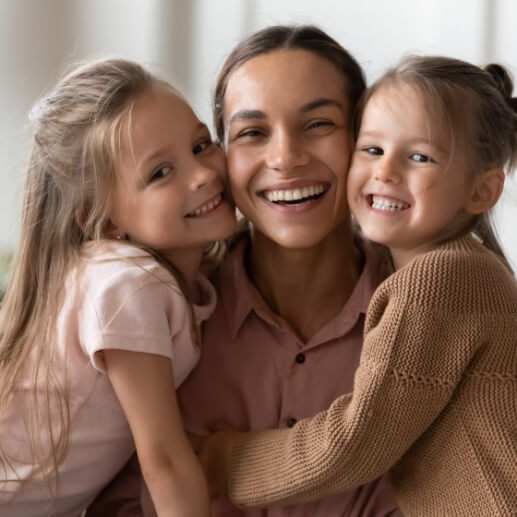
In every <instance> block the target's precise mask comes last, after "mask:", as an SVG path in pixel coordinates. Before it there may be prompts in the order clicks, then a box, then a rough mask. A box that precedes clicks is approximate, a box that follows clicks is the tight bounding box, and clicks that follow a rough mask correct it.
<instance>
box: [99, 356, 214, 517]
mask: <svg viewBox="0 0 517 517" xmlns="http://www.w3.org/2000/svg"><path fill="white" fill-rule="evenodd" d="M104 354H105V358H106V368H107V372H108V375H109V378H110V380H111V383H112V385H113V388H114V390H115V392H116V394H117V397H118V399H119V401H120V403H121V405H122V408H123V409H124V412H125V414H126V417H127V419H128V422H129V425H130V427H131V431H132V433H133V437H134V440H135V444H136V450H137V454H138V458H139V460H140V464H141V467H142V473H143V475H144V479H145V481H146V483H147V485H148V487H149V490H150V492H151V496H152V499H153V502H154V505H155V507H156V511H157V513H158V515H159V516H167V517H169V516H181V517H187V516H192V517H202V516H208V515H210V510H209V497H208V489H207V486H206V481H205V478H204V475H203V472H202V469H201V466H200V465H199V462H198V460H197V458H196V456H195V454H194V452H193V450H192V447H191V446H190V443H189V441H188V439H187V437H186V434H185V431H184V428H183V422H182V419H181V415H180V412H179V409H178V403H177V400H176V391H175V388H174V379H173V371H172V363H171V360H170V359H169V358H167V357H163V356H159V355H154V354H146V353H138V352H128V351H125V350H113V349H109V350H104Z"/></svg>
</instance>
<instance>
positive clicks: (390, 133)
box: [348, 83, 470, 262]
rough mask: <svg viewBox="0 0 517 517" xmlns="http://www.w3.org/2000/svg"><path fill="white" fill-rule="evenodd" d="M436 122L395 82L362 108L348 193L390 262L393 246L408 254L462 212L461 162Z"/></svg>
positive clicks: (458, 222) (452, 225)
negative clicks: (388, 252)
mask: <svg viewBox="0 0 517 517" xmlns="http://www.w3.org/2000/svg"><path fill="white" fill-rule="evenodd" d="M438 122H440V124H438ZM441 122H442V121H440V120H439V118H438V117H436V120H432V121H430V120H429V117H428V116H427V115H426V112H425V110H424V106H423V105H422V101H421V100H420V99H419V98H418V96H417V95H416V94H415V92H414V91H413V90H412V88H411V87H410V86H408V85H406V84H403V83H400V84H399V83H396V84H393V85H386V86H382V87H381V88H379V89H378V90H377V91H376V92H374V93H373V95H372V96H371V97H370V99H369V100H368V101H367V104H366V107H365V109H364V112H363V116H362V120H361V128H360V131H359V135H358V137H357V143H356V147H355V150H354V154H353V159H352V164H351V167H350V172H349V176H348V199H349V203H350V208H351V210H352V212H353V213H354V216H355V217H356V219H357V222H358V223H359V225H360V226H361V229H362V231H363V233H364V234H365V235H366V236H367V237H368V238H369V239H371V240H373V241H375V242H379V243H381V244H384V245H386V246H388V247H389V248H390V251H391V252H392V256H393V258H394V261H395V262H396V261H397V256H398V253H399V254H402V255H404V257H411V256H413V255H414V254H416V253H420V252H422V251H425V250H426V249H429V247H430V246H432V245H434V244H435V243H436V242H438V241H440V240H441V239H444V238H447V237H448V236H451V235H453V234H454V233H455V232H457V230H458V228H460V227H463V226H464V223H465V221H466V220H467V218H468V217H470V214H469V213H468V211H467V210H466V206H467V203H468V201H469V199H470V189H469V187H468V167H467V165H466V163H465V161H464V159H463V158H462V153H461V152H459V151H460V150H459V149H455V151H456V152H453V150H452V149H451V147H452V146H451V143H450V142H451V138H450V131H449V129H448V128H447V127H445V125H444V124H443V123H441ZM433 124H434V125H433ZM431 127H433V128H434V131H431Z"/></svg>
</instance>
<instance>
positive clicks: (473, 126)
mask: <svg viewBox="0 0 517 517" xmlns="http://www.w3.org/2000/svg"><path fill="white" fill-rule="evenodd" d="M397 83H399V84H400V83H403V84H406V85H408V86H410V87H411V88H413V89H414V90H415V91H416V92H417V93H418V94H419V95H420V96H421V97H422V104H423V105H424V106H425V109H426V111H427V112H428V113H432V119H431V120H430V123H432V122H433V121H434V120H436V121H439V122H443V123H444V124H445V125H446V127H447V128H448V129H449V135H450V138H451V147H450V148H451V149H452V151H454V150H455V149H457V148H461V149H462V150H464V152H465V158H466V159H467V163H468V166H469V169H470V171H471V173H472V174H473V175H477V174H480V173H482V172H484V171H486V170H489V169H492V168H501V169H503V170H505V172H506V173H507V174H510V173H511V172H512V171H513V169H514V168H515V166H516V165H517V99H516V98H512V92H513V82H512V79H511V77H510V75H509V73H508V72H507V71H506V70H505V69H504V68H503V67H502V66H500V65H497V64H490V65H488V66H486V67H485V68H484V69H482V68H479V67H478V66H475V65H472V64H470V63H467V62H465V61H461V60H459V59H453V58H448V57H442V56H408V57H406V58H404V59H403V60H402V61H401V62H400V63H399V64H398V65H397V66H396V67H394V68H392V69H391V70H389V71H388V72H387V73H386V74H384V75H383V76H382V77H381V78H380V79H379V80H377V81H376V82H375V83H374V84H373V85H372V86H371V87H370V88H369V89H368V90H367V92H366V93H365V95H364V96H363V98H362V100H361V102H360V104H359V107H358V110H357V112H356V117H355V123H354V132H355V136H357V134H358V132H359V126H360V123H361V116H362V112H363V111H364V107H365V105H366V103H367V102H368V100H369V99H370V98H371V97H372V95H373V94H374V93H375V92H376V91H377V90H379V88H381V87H382V86H385V85H390V84H395V85H396V84H397ZM431 137H432V135H431ZM451 154H452V153H451ZM463 230H464V232H465V233H468V232H473V233H474V234H476V235H477V236H478V237H479V238H480V239H482V240H483V242H484V243H485V245H486V246H487V247H489V248H490V249H492V251H494V252H495V253H496V254H497V255H499V256H500V257H501V259H502V260H503V261H504V263H505V264H506V265H507V266H508V267H509V265H508V261H507V260H506V257H505V256H504V253H503V251H502V249H501V246H500V244H499V242H498V240H497V237H496V234H495V231H494V229H493V227H492V224H491V221H490V214H488V213H485V214H479V215H477V216H474V217H473V218H472V219H471V221H470V224H469V225H468V226H467V227H466V228H464V229H463Z"/></svg>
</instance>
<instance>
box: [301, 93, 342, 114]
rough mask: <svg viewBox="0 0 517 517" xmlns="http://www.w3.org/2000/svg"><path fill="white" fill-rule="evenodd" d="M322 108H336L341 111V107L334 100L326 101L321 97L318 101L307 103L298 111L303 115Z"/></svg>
mask: <svg viewBox="0 0 517 517" xmlns="http://www.w3.org/2000/svg"><path fill="white" fill-rule="evenodd" d="M322 106H337V107H338V108H340V109H343V106H342V105H341V104H340V103H339V102H338V101H336V100H334V99H327V98H325V97H321V98H320V99H316V100H313V101H311V102H308V103H307V104H304V105H303V106H302V107H301V108H300V111H301V112H302V113H305V112H307V111H311V110H314V109H317V108H321V107H322Z"/></svg>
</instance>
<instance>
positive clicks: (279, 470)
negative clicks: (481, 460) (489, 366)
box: [199, 261, 497, 506]
mask: <svg viewBox="0 0 517 517" xmlns="http://www.w3.org/2000/svg"><path fill="white" fill-rule="evenodd" d="M435 262H436V268H437V269H438V271H437V272H436V274H433V275H432V276H431V278H432V279H433V281H432V282H430V284H432V285H433V288H434V289H433V290H430V289H426V288H425V286H424V288H421V286H419V285H414V284H415V279H414V278H413V276H411V275H410V273H412V270H409V271H408V277H409V280H410V281H411V282H410V285H413V286H414V287H415V288H414V289H411V290H408V291H407V293H406V294H407V295H408V296H409V299H404V298H403V297H402V296H401V295H400V293H399V291H400V290H399V289H398V288H397V286H395V287H396V288H395V289H394V291H395V293H396V294H397V295H398V296H397V295H396V294H392V293H391V292H390V290H389V289H391V287H392V284H387V286H388V287H386V289H384V290H380V291H379V292H378V293H377V294H376V297H375V298H374V300H373V301H372V304H371V305H370V308H369V316H370V317H369V320H368V322H367V326H366V338H365V343H364V347H363V352H362V355H361V360H360V366H359V368H358V369H357V371H356V376H355V384H354V392H353V394H347V395H343V396H341V397H339V398H338V399H337V400H335V401H334V403H333V404H332V405H331V407H330V408H329V409H328V410H327V411H323V412H321V413H320V414H318V415H317V416H315V417H313V418H311V419H306V420H301V421H300V422H298V423H297V424H296V425H295V426H294V427H293V428H290V429H282V430H271V431H257V432H252V433H241V434H238V435H236V434H235V433H228V432H225V433H219V434H216V435H214V436H213V437H210V438H208V439H207V440H206V442H205V444H204V446H203V447H202V448H201V450H200V452H199V455H200V458H201V461H202V463H203V465H204V467H205V468H206V471H207V475H208V477H209V479H210V481H211V484H212V488H213V489H214V490H217V489H221V488H224V486H225V483H226V479H225V478H226V477H227V486H228V492H229V496H230V499H231V500H232V502H233V503H234V504H238V505H242V506H265V505H271V504H278V503H280V504H299V503H302V502H305V501H310V500H314V499H318V498H321V497H325V496H329V495H332V494H335V493H338V492H340V491H342V490H345V489H347V488H350V487H353V486H358V485H361V484H364V483H365V482H368V481H371V480H373V479H375V478H376V477H378V476H379V475H381V474H383V473H385V472H386V471H387V470H388V469H390V468H391V467H392V466H393V465H394V464H395V463H397V462H398V461H399V460H400V458H402V456H403V455H404V454H405V453H406V452H407V451H408V450H409V449H410V448H411V446H412V445H413V444H414V443H415V442H416V441H417V440H418V439H419V438H420V437H421V436H422V434H423V433H424V432H425V431H426V430H427V429H428V428H429V426H431V425H432V424H433V422H435V420H436V418H437V416H438V415H440V413H441V412H442V411H443V409H444V408H445V407H446V406H447V404H448V403H449V401H450V399H451V397H452V396H453V394H454V392H455V389H456V387H457V386H458V383H460V382H461V380H462V378H463V374H464V372H465V370H466V369H467V368H468V365H469V364H470V362H471V360H472V358H473V357H474V355H475V354H476V352H477V350H478V349H479V348H480V347H481V346H482V345H483V343H484V342H485V339H486V333H487V328H490V325H493V322H491V321H487V320H486V319H483V318H482V317H480V312H479V309H477V310H476V307H477V305H478V304H479V300H480V296H484V295H485V289H484V288H483V286H481V287H480V286H479V285H478V286H476V276H475V275H471V276H472V282H467V281H466V280H465V278H463V277H464V276H465V275H464V273H463V272H464V271H465V267H463V268H462V267H461V266H462V263H461V262H460V263H459V264H457V263H456V261H451V271H447V270H445V271H443V269H444V268H443V264H441V262H439V261H435ZM455 271H457V273H458V275H460V278H458V279H456V278H454V276H453V272H455ZM431 272H434V270H433V271H431ZM460 280H461V281H460ZM395 281H400V276H399V277H397V278H396V279H395V277H393V282H395ZM451 285H455V286H458V288H457V289H456V292H451ZM476 289H477V293H476ZM496 292H497V291H496ZM465 293H466V294H465ZM472 293H476V294H472ZM456 295H457V296H456ZM493 297H494V298H495V297H496V296H495V295H494V296H493ZM493 306H497V305H495V302H494V304H493ZM320 382H328V380H327V379H324V378H322V379H320ZM219 476H220V478H219Z"/></svg>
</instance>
